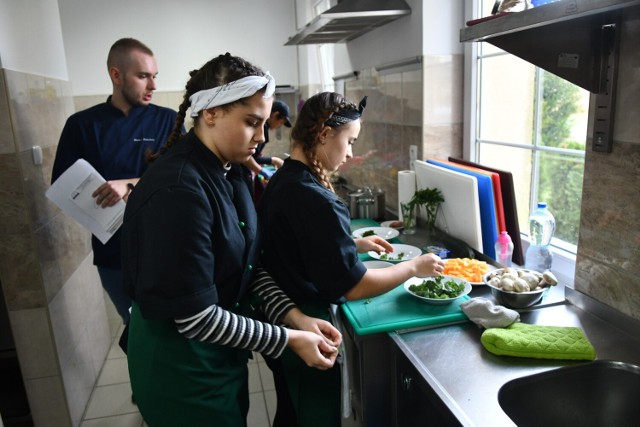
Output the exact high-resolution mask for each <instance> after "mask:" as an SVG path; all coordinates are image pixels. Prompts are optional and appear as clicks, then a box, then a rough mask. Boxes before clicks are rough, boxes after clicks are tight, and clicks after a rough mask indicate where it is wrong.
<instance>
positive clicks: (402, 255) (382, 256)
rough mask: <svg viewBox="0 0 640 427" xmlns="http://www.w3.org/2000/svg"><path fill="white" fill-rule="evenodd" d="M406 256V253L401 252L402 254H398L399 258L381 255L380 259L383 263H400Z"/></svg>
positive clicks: (385, 254) (386, 254)
mask: <svg viewBox="0 0 640 427" xmlns="http://www.w3.org/2000/svg"><path fill="white" fill-rule="evenodd" d="M405 255H406V254H405V253H404V252H400V253H399V254H398V256H395V257H394V256H393V255H391V254H388V253H383V254H381V255H380V259H381V260H383V261H384V260H386V261H400V260H401V259H402V258H404V256H405Z"/></svg>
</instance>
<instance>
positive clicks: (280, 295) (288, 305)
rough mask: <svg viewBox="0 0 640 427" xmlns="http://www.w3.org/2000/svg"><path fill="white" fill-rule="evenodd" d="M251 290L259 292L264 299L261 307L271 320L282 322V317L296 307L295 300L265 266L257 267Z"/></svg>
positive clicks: (277, 322)
mask: <svg viewBox="0 0 640 427" xmlns="http://www.w3.org/2000/svg"><path fill="white" fill-rule="evenodd" d="M251 292H254V293H256V294H258V296H259V297H260V299H261V300H262V301H263V302H262V304H261V306H260V309H261V310H262V312H263V313H264V314H265V316H267V319H269V322H271V323H274V324H280V323H282V318H283V317H284V316H285V314H287V313H288V312H289V310H291V309H292V308H294V307H295V304H294V303H293V301H291V300H290V299H289V297H288V296H287V295H286V294H285V293H284V292H283V291H282V289H280V288H279V287H278V285H277V284H276V282H275V281H274V280H273V278H272V277H271V275H270V274H269V273H268V272H267V271H266V270H265V269H263V268H258V269H256V274H255V278H254V279H253V283H251Z"/></svg>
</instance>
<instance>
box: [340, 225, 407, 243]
mask: <svg viewBox="0 0 640 427" xmlns="http://www.w3.org/2000/svg"><path fill="white" fill-rule="evenodd" d="M351 234H352V235H353V237H355V238H360V237H367V236H374V235H375V236H380V237H382V238H383V239H385V240H391V239H393V238H394V237H398V236H399V235H400V232H399V231H398V230H396V229H395V228H391V227H364V228H358V229H357V230H355V231H354V232H353V233H351Z"/></svg>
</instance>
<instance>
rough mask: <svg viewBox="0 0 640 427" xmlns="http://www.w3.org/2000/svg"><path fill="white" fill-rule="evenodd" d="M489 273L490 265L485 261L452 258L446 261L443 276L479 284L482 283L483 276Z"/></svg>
mask: <svg viewBox="0 0 640 427" xmlns="http://www.w3.org/2000/svg"><path fill="white" fill-rule="evenodd" d="M487 271H489V265H488V264H487V263H486V262H485V261H480V260H477V259H473V258H451V259H448V260H446V261H445V264H444V271H443V272H442V274H445V275H447V276H454V277H460V278H461V279H464V280H467V281H469V282H472V283H479V282H482V276H483V275H484V274H486V273H487Z"/></svg>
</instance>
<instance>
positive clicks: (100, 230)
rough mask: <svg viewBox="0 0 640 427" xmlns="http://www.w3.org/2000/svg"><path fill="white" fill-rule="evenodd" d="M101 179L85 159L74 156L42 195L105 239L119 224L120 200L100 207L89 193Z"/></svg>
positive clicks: (103, 241)
mask: <svg viewBox="0 0 640 427" xmlns="http://www.w3.org/2000/svg"><path fill="white" fill-rule="evenodd" d="M104 182H105V180H104V178H103V177H102V176H100V174H99V173H98V172H97V171H96V170H95V169H94V168H93V166H91V165H90V164H89V163H88V162H87V161H86V160H84V159H79V160H77V161H76V162H75V163H74V164H73V165H71V167H69V169H67V170H66V171H64V173H63V174H62V175H60V177H59V178H58V179H57V180H56V181H55V182H54V183H53V184H52V185H51V187H50V188H49V189H48V190H47V192H46V196H47V198H48V199H49V200H51V201H52V202H53V203H55V204H56V205H58V207H59V208H60V209H62V211H63V212H64V213H66V214H67V215H69V216H70V217H72V218H73V219H75V220H76V221H78V223H80V225H82V226H83V227H85V228H86V229H87V230H89V231H90V232H91V233H92V234H93V235H94V236H96V237H97V238H98V239H99V240H100V241H101V242H102V243H107V242H108V241H109V239H110V238H111V237H112V236H113V235H114V234H115V232H116V231H118V229H119V228H120V226H121V225H122V220H123V217H124V208H125V206H126V205H125V202H124V200H119V201H118V202H117V203H116V204H115V205H113V206H109V207H107V208H102V207H100V206H98V205H97V204H96V201H95V198H94V197H92V196H91V194H92V193H93V192H94V191H95V189H96V188H98V187H99V186H101V185H102V184H103V183H104Z"/></svg>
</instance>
